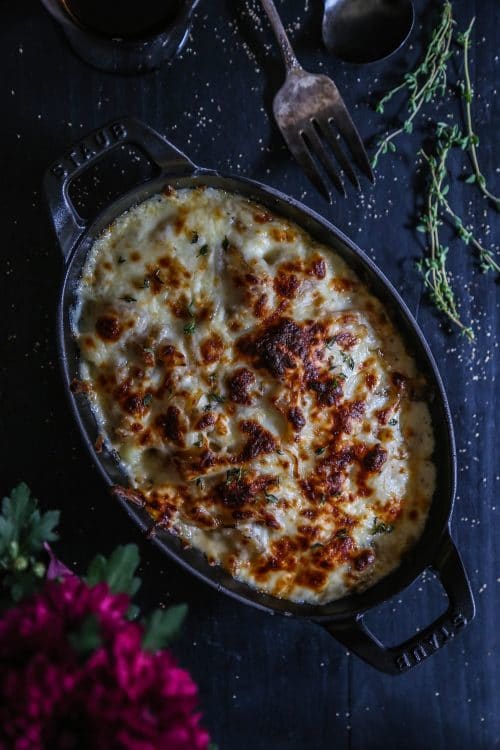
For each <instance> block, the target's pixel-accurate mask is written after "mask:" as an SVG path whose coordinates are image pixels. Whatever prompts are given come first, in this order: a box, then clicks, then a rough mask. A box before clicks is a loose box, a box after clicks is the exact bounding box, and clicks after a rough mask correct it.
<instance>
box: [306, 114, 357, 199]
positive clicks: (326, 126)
mask: <svg viewBox="0 0 500 750" xmlns="http://www.w3.org/2000/svg"><path fill="white" fill-rule="evenodd" d="M314 122H315V124H316V126H317V128H318V130H319V132H320V134H321V135H322V136H323V138H324V139H325V140H326V142H327V143H328V145H329V146H330V148H331V150H332V151H333V153H334V156H335V158H336V159H337V161H338V163H339V164H340V166H341V168H342V169H343V170H344V172H345V173H346V175H347V177H348V178H349V179H350V181H351V182H352V184H353V185H354V187H355V188H356V190H360V189H361V186H360V184H359V180H358V178H357V175H356V172H355V171H354V169H353V168H352V167H351V164H350V162H349V159H348V158H347V157H346V155H345V154H344V152H343V150H342V148H341V147H340V144H339V142H338V141H337V139H336V137H335V135H334V132H333V130H332V127H331V125H330V123H329V122H328V120H327V119H319V118H318V119H316V120H315V121H314Z"/></svg>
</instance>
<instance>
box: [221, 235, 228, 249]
mask: <svg viewBox="0 0 500 750" xmlns="http://www.w3.org/2000/svg"><path fill="white" fill-rule="evenodd" d="M228 247H229V240H228V238H227V237H224V239H223V240H222V249H223V250H227V249H228Z"/></svg>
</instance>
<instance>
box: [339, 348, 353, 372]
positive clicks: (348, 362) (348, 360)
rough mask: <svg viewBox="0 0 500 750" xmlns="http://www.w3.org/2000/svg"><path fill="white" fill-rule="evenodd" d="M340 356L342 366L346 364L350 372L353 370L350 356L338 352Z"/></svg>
mask: <svg viewBox="0 0 500 750" xmlns="http://www.w3.org/2000/svg"><path fill="white" fill-rule="evenodd" d="M340 356H341V357H342V361H343V362H344V364H346V365H347V367H348V368H349V369H350V370H354V359H353V358H352V357H351V355H350V354H346V353H345V352H340Z"/></svg>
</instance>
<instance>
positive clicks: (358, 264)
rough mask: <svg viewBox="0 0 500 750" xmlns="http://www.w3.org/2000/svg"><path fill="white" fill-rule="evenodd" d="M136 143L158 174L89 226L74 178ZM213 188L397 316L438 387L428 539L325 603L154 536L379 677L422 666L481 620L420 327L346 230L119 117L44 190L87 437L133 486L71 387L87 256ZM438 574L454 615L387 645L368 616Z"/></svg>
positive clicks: (67, 354) (65, 347)
mask: <svg viewBox="0 0 500 750" xmlns="http://www.w3.org/2000/svg"><path fill="white" fill-rule="evenodd" d="M125 143H126V144H133V145H134V146H136V147H138V148H139V149H140V150H142V151H143V152H144V153H145V154H146V155H147V156H148V157H149V159H150V160H151V161H152V162H153V163H154V164H155V165H156V167H157V169H156V174H155V176H153V177H152V178H151V179H149V180H148V181H147V182H146V183H145V184H143V185H140V186H139V187H138V188H134V189H133V190H132V191H129V192H128V193H127V194H125V195H123V196H121V197H120V198H119V199H118V200H116V201H113V203H112V204H111V205H109V206H108V207H107V208H106V209H105V210H104V211H102V212H100V214H99V215H98V216H97V218H95V219H94V220H93V221H91V222H88V223H86V222H85V221H84V220H83V219H81V217H80V216H79V215H78V214H77V212H76V211H75V209H74V207H73V205H72V203H71V200H70V197H69V187H70V184H71V181H72V180H73V179H74V178H75V177H76V176H77V175H79V174H81V173H82V172H83V171H84V170H85V169H86V167H87V165H89V164H91V163H92V162H94V161H95V160H97V159H99V158H100V157H101V156H102V155H103V154H104V153H107V152H109V151H112V150H113V149H115V148H118V147H120V146H121V145H123V144H125ZM167 183H168V184H169V185H172V186H173V187H174V188H179V189H181V188H189V187H195V186H202V185H204V186H209V187H214V188H220V189H222V190H226V191H227V192H230V193H236V194H239V195H241V196H243V197H246V198H250V199H252V200H254V201H256V202H258V203H259V204H261V205H263V206H264V207H267V208H268V209H270V210H271V211H273V212H276V213H277V214H279V215H281V216H284V217H285V218H286V219H289V220H291V221H293V222H295V223H296V224H298V225H299V226H300V227H302V228H303V229H304V230H305V231H306V232H308V233H309V234H310V235H311V236H312V237H313V238H314V239H315V240H317V241H318V242H321V243H323V244H326V245H328V246H330V247H331V248H332V249H333V250H335V251H336V253H338V254H339V255H340V256H341V257H342V258H343V259H344V260H345V261H346V262H347V264H348V265H349V266H350V267H351V268H352V269H353V270H354V271H355V273H356V274H357V275H358V276H359V277H360V278H361V280H362V281H363V282H364V283H366V284H367V286H368V287H369V288H370V290H371V291H372V292H373V293H374V294H375V295H376V296H377V297H378V298H379V299H381V300H382V301H383V303H384V306H385V308H386V310H387V311H388V313H389V315H390V317H391V319H392V320H393V322H394V323H395V325H396V326H397V328H398V330H399V331H400V332H401V334H402V335H403V338H404V340H405V342H406V343H407V345H408V347H409V348H410V349H411V352H412V354H413V356H414V358H415V359H416V362H417V365H418V369H419V371H421V372H422V373H423V375H424V376H425V378H426V380H427V382H428V384H429V387H430V390H431V394H432V397H431V400H430V409H431V417H432V423H433V430H434V435H435V442H436V448H435V455H434V463H435V464H436V466H437V467H439V472H438V476H437V479H436V489H435V493H434V498H433V501H432V504H431V508H430V511H429V515H428V518H427V522H426V525H425V528H424V531H423V534H422V536H421V537H420V539H419V540H418V542H417V543H416V545H415V546H414V547H413V548H412V549H411V551H409V552H408V554H406V555H405V557H404V559H403V561H402V562H401V564H400V565H399V567H398V568H397V569H396V570H395V571H393V572H392V573H390V574H389V575H388V576H387V577H385V578H383V579H381V580H380V581H379V582H378V583H376V584H375V585H374V586H373V587H371V588H369V589H367V590H366V591H363V592H362V593H358V594H351V595H349V596H345V597H343V598H341V599H338V600H336V601H333V602H329V603H327V604H322V605H317V604H304V603H297V602H291V601H287V600H284V599H277V598H274V597H272V596H270V595H267V594H264V593H262V592H259V591H258V590H255V589H253V588H250V587H249V586H248V585H247V584H245V583H242V582H240V581H237V580H235V579H234V578H232V577H231V575H230V574H229V573H227V572H226V571H224V569H222V568H220V567H212V566H210V565H209V564H208V562H207V560H206V559H205V558H204V556H203V555H202V554H201V553H200V552H199V551H197V550H195V549H185V548H183V546H182V544H181V542H180V540H179V539H176V538H175V537H173V536H171V535H169V534H167V533H155V534H154V540H155V543H157V544H158V545H160V546H161V548H162V549H163V550H164V551H165V552H166V553H167V554H168V555H169V556H170V557H171V558H173V559H175V560H176V561H178V562H179V563H181V564H182V565H183V566H184V567H186V568H188V569H189V570H190V571H191V572H193V573H194V574H196V575H198V576H199V577H200V578H202V579H203V580H205V581H206V582H208V583H210V584H211V585H213V586H215V587H216V588H217V589H219V590H222V591H224V592H225V593H228V594H229V595H231V596H233V597H235V598H237V599H239V600H240V601H243V602H245V603H248V604H252V605H253V606H256V607H259V608H261V609H264V610H266V611H269V612H281V613H283V614H288V615H295V616H299V617H305V618H309V619H311V620H313V621H315V622H317V623H319V624H320V625H322V626H323V627H325V628H326V629H327V630H328V631H329V632H330V633H331V634H332V635H333V636H334V637H336V638H337V639H338V640H339V641H341V642H342V643H343V644H344V645H346V646H347V647H348V648H349V649H350V650H352V651H353V652H355V653H356V654H358V655H359V656H360V657H361V658H363V659H365V661H367V662H369V663H370V664H372V665H373V666H375V667H376V668H378V669H380V670H381V671H385V672H388V673H391V674H398V673H401V672H404V671H406V670H408V669H410V668H411V667H413V666H415V665H416V664H418V663H419V662H421V661H422V660H424V659H425V658H426V657H428V656H429V655H431V654H432V653H433V652H434V651H436V650H438V649H439V648H440V647H441V646H442V645H444V644H445V643H446V642H448V641H449V640H450V639H451V638H453V637H454V636H455V635H456V634H457V633H458V632H459V631H460V630H461V629H462V628H463V627H464V626H465V625H466V624H467V623H468V622H469V621H470V620H471V619H472V617H473V616H474V603H473V598H472V594H471V591H470V586H469V584H468V580H467V576H466V574H465V571H464V569H463V565H462V563H461V560H460V556H459V554H458V552H457V550H456V548H455V545H454V543H453V541H452V539H451V537H450V533H449V528H448V524H449V517H450V514H451V510H452V506H453V498H454V492H455V475H456V454H455V447H454V439H453V430H452V424H451V418H450V412H449V407H448V404H447V401H446V396H445V393H444V390H443V385H442V382H441V379H440V376H439V373H438V371H437V368H436V365H435V363H434V360H433V358H432V355H431V353H430V351H429V349H428V347H427V344H426V343H425V340H424V339H423V337H422V334H421V333H420V331H419V329H418V327H417V325H416V323H415V321H414V320H413V318H412V317H411V314H410V312H409V311H408V309H407V308H406V306H405V304H404V302H403V301H402V300H401V298H400V297H399V295H398V294H397V292H396V291H395V290H394V289H393V288H392V287H391V285H390V284H389V282H388V281H387V280H386V279H385V277H384V276H383V275H382V274H381V273H380V271H378V269H377V268H376V266H375V265H374V264H373V263H372V262H371V261H370V260H369V259H368V258H367V257H366V256H365V255H364V254H363V253H362V251H361V250H359V248H357V247H356V246H355V245H354V244H353V243H352V242H351V241H350V240H348V239H347V238H346V237H345V236H344V235H343V234H342V233H341V232H340V231H339V230H337V229H336V228H335V227H333V226H332V225H331V224H329V223H328V222H326V221H325V220H323V219H322V218H321V217H319V216H318V215H317V214H315V213H314V212H312V211H310V210H309V209H306V208H305V207H304V206H301V205H300V204H299V203H297V202H296V201H294V200H292V199H290V198H288V197H286V196H284V195H282V194H280V193H279V192H277V191H275V190H272V189H270V188H267V187H265V186H264V185H260V184H258V183H256V182H252V181H250V180H246V179H243V178H234V177H224V176H222V175H219V174H218V173H217V172H215V171H213V170H207V169H201V168H198V167H196V166H195V165H194V164H193V163H192V162H191V161H190V160H189V159H188V158H187V157H185V156H184V155H183V154H182V153H181V152H180V151H178V150H177V149H176V148H175V147H174V146H173V145H172V144H170V143H168V142H167V141H165V140H164V139H163V138H161V137H160V136H159V135H158V134H157V133H155V132H154V131H153V130H151V129H150V128H148V127H146V126H145V125H143V124H141V123H139V122H138V121H136V120H131V119H121V120H117V121H115V122H113V123H111V124H110V125H108V126H106V127H104V128H102V129H100V130H99V131H96V132H95V133H92V134H91V135H89V136H88V137H87V138H84V139H83V140H82V141H81V142H80V143H79V144H78V145H77V146H76V147H75V148H74V149H73V151H72V152H70V153H69V154H68V155H66V156H65V157H63V158H62V159H61V160H59V161H58V162H56V163H55V164H53V165H52V167H50V169H49V170H48V172H47V174H46V177H45V182H44V187H45V194H46V197H47V200H48V204H49V210H50V213H51V216H52V220H53V223H54V228H55V230H56V234H57V237H58V240H59V243H60V246H61V250H62V252H63V255H64V258H65V261H66V270H65V276H64V281H63V285H62V289H61V296H60V303H59V318H58V337H59V347H60V359H61V364H62V368H63V376H64V381H65V386H66V389H67V390H68V393H69V394H70V396H69V397H70V401H71V404H72V408H73V411H74V414H75V418H76V420H77V423H78V424H79V427H80V430H81V432H82V435H83V437H84V440H85V442H86V444H87V446H88V448H89V450H90V452H91V454H92V455H93V457H94V460H95V461H96V463H97V465H98V467H99V469H100V471H101V473H102V475H103V477H104V478H105V480H106V481H107V483H108V484H110V485H124V484H127V480H126V477H125V476H124V472H123V470H122V468H121V467H120V465H119V463H118V462H117V461H116V458H115V457H113V453H112V451H109V450H103V451H102V452H100V453H98V452H96V450H95V448H94V443H95V439H96V437H97V425H96V420H95V417H94V414H93V412H92V409H91V407H90V405H89V402H88V399H87V398H86V397H85V395H83V394H78V393H76V394H72V393H71V392H70V384H71V382H72V381H73V380H74V379H75V378H78V375H79V356H78V351H77V349H76V347H75V342H74V338H73V332H72V311H73V309H74V306H75V294H76V289H77V286H78V284H79V280H80V277H81V273H82V269H83V266H84V264H85V260H86V258H87V255H88V253H89V251H90V248H91V247H92V245H93V243H94V241H95V240H96V238H97V237H98V236H99V235H100V233H101V232H102V230H103V229H104V228H106V227H107V226H109V225H110V223H111V222H112V221H113V220H114V219H115V218H116V217H117V216H119V215H120V214H122V213H123V212H124V211H125V210H127V209H128V208H130V207H131V206H133V205H135V204H137V203H139V202H141V201H143V200H145V199H146V198H148V197H150V196H152V195H154V194H155V193H158V192H160V191H161V189H162V188H163V187H164V186H165V185H166V184H167ZM119 500H120V502H121V503H122V504H123V505H124V506H125V507H126V509H127V512H128V513H129V514H130V515H131V516H132V517H133V518H134V520H135V521H136V522H137V523H138V524H139V525H140V527H141V528H143V529H145V530H146V529H148V528H149V527H151V524H152V522H151V518H150V516H149V515H148V513H147V512H146V511H145V510H144V509H142V508H140V507H137V506H136V505H134V504H133V503H130V502H129V501H127V499H126V497H124V496H121V497H119ZM427 567H432V568H434V569H435V570H436V572H437V573H438V575H439V576H440V579H441V581H442V584H443V586H444V588H445V591H446V593H447V595H448V598H449V606H448V609H447V611H446V612H445V613H444V614H443V615H441V616H440V617H439V618H438V619H437V620H436V621H435V622H434V623H432V624H431V625H429V626H428V627H427V628H425V629H424V630H423V631H422V632H420V633H418V634H417V635H416V636H414V637H413V638H411V639H409V640H408V641H406V642H405V643H403V644H401V645H398V646H395V647H391V648H385V647H384V646H383V645H382V644H381V643H380V642H379V641H378V640H377V639H376V638H375V636H374V635H373V634H372V633H370V632H369V631H368V629H367V627H366V625H365V624H364V622H363V613H364V612H365V611H366V610H367V609H369V608H370V607H373V606H375V605H377V604H380V603H381V602H382V601H384V600H386V599H387V598H389V597H390V596H392V595H394V594H395V593H397V592H398V591H400V590H402V589H403V588H405V587H406V586H407V585H409V584H410V583H411V582H412V581H413V580H414V579H415V578H416V577H417V576H418V575H419V574H420V573H421V572H422V571H423V570H424V569H425V568H427Z"/></svg>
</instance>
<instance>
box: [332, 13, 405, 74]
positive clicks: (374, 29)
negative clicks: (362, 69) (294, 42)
mask: <svg viewBox="0 0 500 750" xmlns="http://www.w3.org/2000/svg"><path fill="white" fill-rule="evenodd" d="M414 20H415V11H414V8H413V2H412V0H325V12H324V15H323V42H324V44H325V47H326V48H327V49H328V51H329V52H331V53H332V55H335V57H339V58H340V59H341V60H345V61H346V62H351V63H369V62H375V61H376V60H382V59H384V58H385V57H388V56H389V55H391V54H392V53H393V52H395V51H396V50H398V49H399V48H400V47H401V46H402V44H404V42H405V41H406V40H407V38H408V36H409V34H410V31H411V30H412V28H413V22H414Z"/></svg>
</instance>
